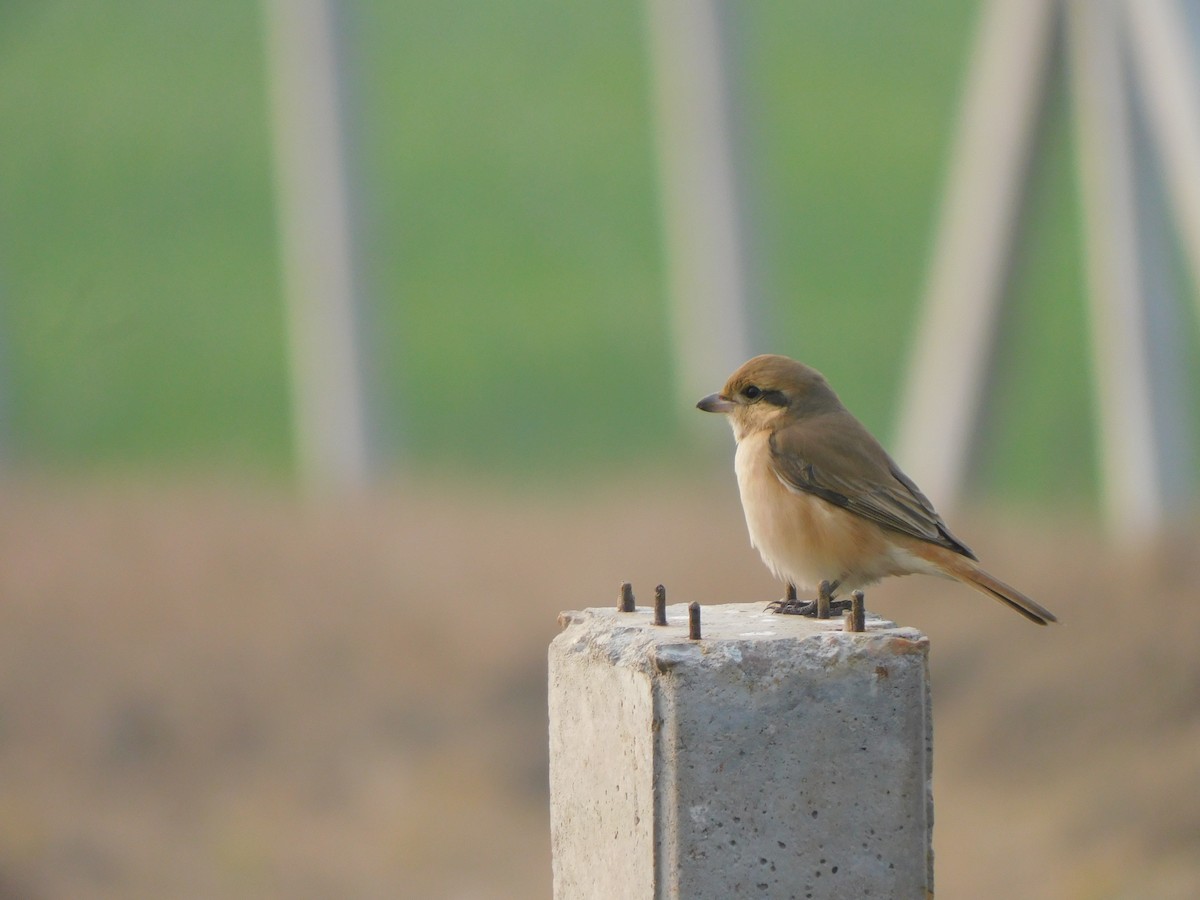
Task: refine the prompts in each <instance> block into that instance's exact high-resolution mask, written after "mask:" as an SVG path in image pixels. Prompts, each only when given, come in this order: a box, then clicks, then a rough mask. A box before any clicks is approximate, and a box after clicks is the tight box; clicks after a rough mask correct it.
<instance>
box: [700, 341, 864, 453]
mask: <svg viewBox="0 0 1200 900" xmlns="http://www.w3.org/2000/svg"><path fill="white" fill-rule="evenodd" d="M696 406H697V408H698V409H702V410H704V412H713V413H724V414H725V415H727V416H729V424H730V425H732V426H733V434H734V437H736V438H737V439H738V440H739V441H740V440H742V439H743V438H744V437H746V436H747V435H751V434H754V433H755V432H758V431H763V430H767V431H774V430H775V429H777V428H779V427H782V426H783V425H786V424H790V423H792V422H795V421H798V420H800V419H804V418H807V417H809V416H815V415H820V414H822V413H826V412H835V411H837V410H840V409H842V404H841V401H839V400H838V398H837V394H835V393H834V392H833V388H831V387H830V386H829V383H828V382H827V381H826V380H825V376H824V375H822V374H821V373H820V372H818V371H817V370H816V369H813V368H811V367H809V366H806V365H804V363H800V362H796V360H794V359H789V358H788V357H786V356H776V355H773V354H767V355H764V356H756V357H754V359H752V360H750V361H749V362H746V363H744V364H743V365H742V367H741V368H740V369H738V370H737V371H736V372H734V373H733V374H732V375H730V376H729V380H728V381H727V382H725V387H723V388H721V391H720V392H719V393H716V394H709V395H708V396H707V397H705V398H704V399H703V400H701V401H700V402H699V403H697V404H696Z"/></svg>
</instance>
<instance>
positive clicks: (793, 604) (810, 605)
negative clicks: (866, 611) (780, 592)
mask: <svg viewBox="0 0 1200 900" xmlns="http://www.w3.org/2000/svg"><path fill="white" fill-rule="evenodd" d="M848 609H850V601H849V600H830V601H829V615H830V616H831V617H832V616H840V615H841V614H842V613H844V612H845V611H846V610H848ZM767 612H773V613H777V614H778V615H781V616H808V618H810V619H815V618H816V617H817V601H816V600H798V599H796V598H795V597H785V598H784V599H782V600H772V601H771V602H770V603H768V604H767Z"/></svg>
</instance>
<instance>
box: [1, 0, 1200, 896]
mask: <svg viewBox="0 0 1200 900" xmlns="http://www.w3.org/2000/svg"><path fill="white" fill-rule="evenodd" d="M346 8H347V10H348V12H349V14H350V19H349V22H348V25H349V39H350V46H351V47H352V48H353V49H354V57H353V60H352V63H353V72H352V76H353V78H352V81H353V85H354V91H353V93H354V95H355V97H356V100H357V102H356V106H355V109H354V111H353V121H354V124H355V129H354V140H355V143H356V146H355V150H356V154H357V160H358V163H359V167H360V171H359V179H360V187H361V191H362V200H363V210H362V212H363V222H362V223H361V224H362V228H361V235H362V237H363V240H364V242H365V243H364V246H363V247H362V248H361V251H362V257H363V260H364V263H365V266H366V269H367V271H366V277H367V282H368V284H367V286H368V288H369V292H370V295H371V297H372V298H373V301H374V308H373V310H372V319H373V321H372V323H371V325H372V327H371V328H370V335H371V338H372V340H373V342H374V346H373V350H374V352H375V355H376V362H377V371H378V376H379V384H378V386H377V387H378V390H379V394H380V397H379V400H380V415H381V416H382V417H383V422H382V423H381V425H382V430H383V431H384V432H385V433H386V435H387V439H388V444H389V447H390V459H391V461H392V463H393V467H394V468H393V470H392V471H390V472H389V473H388V474H387V477H384V478H381V479H379V483H378V484H377V485H374V486H373V490H371V491H368V492H364V493H347V494H334V493H330V494H323V493H320V492H314V493H311V494H307V493H302V492H299V491H295V490H293V489H292V482H293V481H294V480H295V479H294V475H295V474H296V469H297V468H298V466H297V461H296V458H295V453H294V451H293V447H292V438H291V428H292V425H291V412H290V392H289V373H288V370H287V353H286V347H285V315H284V304H283V298H282V284H281V277H280V264H279V252H278V250H279V248H278V246H277V237H276V221H275V215H276V214H275V196H274V179H273V173H272V158H271V133H270V130H269V115H268V112H269V110H268V107H267V86H266V66H265V62H264V56H265V46H264V45H265V42H264V35H263V18H264V17H263V15H262V12H263V10H262V6H261V4H256V3H235V2H231V0H210V2H207V3H183V4H173V5H169V4H161V3H149V2H146V0H129V2H125V3H120V4H107V5H105V4H94V3H91V4H89V3H82V2H78V0H42V2H37V3H35V2H31V0H13V2H8V3H5V4H3V5H2V6H0V122H3V123H4V136H5V140H4V144H3V152H2V153H0V458H2V459H3V461H4V462H5V463H6V465H5V466H4V468H3V470H2V471H0V797H3V799H4V802H3V803H0V898H8V897H14V898H15V897H20V898H22V900H25V898H31V900H48V898H58V897H64V898H74V897H81V896H86V897H97V898H109V897H112V898H114V900H115V898H126V897H130V896H144V897H193V896H195V897H218V896H219V897H230V898H239V897H246V898H258V897H264V896H283V897H299V898H307V897H313V898H326V897H379V896H406V897H407V896H412V897H430V898H447V900H467V898H471V900H481V898H487V900H490V898H497V900H500V898H503V900H508V898H512V897H521V898H526V897H527V898H539V897H548V896H549V893H550V847H549V822H548V806H549V804H548V796H547V779H546V765H547V756H546V755H547V752H548V750H547V740H546V708H547V707H546V693H545V692H546V669H545V651H546V646H547V644H548V642H549V641H550V640H551V639H552V637H553V635H554V634H555V633H556V625H555V623H556V618H557V614H558V612H559V611H560V610H562V609H564V608H572V607H584V606H598V605H602V604H606V603H610V602H612V600H613V598H614V595H615V590H616V586H617V584H618V582H619V581H621V580H629V581H632V582H633V583H634V585H635V590H636V591H637V593H638V596H639V597H640V598H641V600H642V602H644V601H645V599H646V598H647V597H648V596H649V595H650V592H651V590H652V586H653V585H654V584H656V583H663V584H666V585H667V586H668V587H669V589H670V591H671V595H670V596H671V598H672V602H688V601H690V600H692V599H696V600H698V601H699V602H702V603H705V604H709V603H723V602H731V601H746V602H749V601H754V602H760V601H765V600H768V599H772V598H774V597H777V596H778V592H779V585H778V584H777V583H776V582H775V581H774V580H773V579H772V578H771V577H770V575H769V573H768V572H767V570H766V569H765V568H764V567H763V566H762V565H761V564H760V561H759V559H758V556H757V554H756V553H755V552H754V551H753V550H752V549H751V548H750V546H749V544H748V541H747V539H746V533H745V527H744V524H743V520H742V514H741V511H740V508H739V504H738V500H737V496H736V488H735V485H734V479H733V477H732V475H731V473H730V472H729V466H730V456H731V453H732V441H731V439H730V435H729V433H728V430H727V429H726V428H725V427H723V426H722V425H721V424H720V423H719V422H714V421H710V420H703V418H702V417H700V416H699V413H697V412H695V410H693V409H692V408H691V407H690V405H689V404H681V402H680V401H679V399H678V397H677V392H676V390H675V385H674V384H673V381H672V378H673V373H672V363H671V359H672V353H671V344H670V341H671V335H670V333H669V326H668V318H667V302H666V283H665V282H666V278H665V271H666V266H665V264H664V259H663V239H662V229H661V222H660V217H659V210H658V186H657V182H658V179H657V173H656V153H655V147H654V137H653V134H654V132H653V128H652V122H651V119H650V115H651V99H650V98H651V85H650V83H649V76H650V68H649V65H648V46H647V44H648V41H647V34H646V23H645V9H644V4H643V3H642V2H640V0H606V2H596V0H591V2H584V0H566V2H558V3H552V2H549V0H523V2H513V0H492V2H473V3H472V2H452V0H451V2H441V0H435V2H417V3H413V2H409V3H385V2H382V0H357V2H353V3H348V4H347V5H346ZM978 8H979V4H978V3H977V2H974V0H970V2H968V0H956V2H955V0H919V2H913V3H905V4H899V3H890V4H888V3H879V2H870V3H868V2H864V0H813V2H805V3H785V2H777V0H769V2H768V0H761V2H754V3H739V4H738V13H739V14H738V23H737V24H738V30H737V35H736V41H737V46H738V51H739V58H740V85H739V89H740V93H739V97H740V100H741V104H740V107H739V109H738V118H739V121H740V123H741V125H742V127H743V129H744V130H743V132H742V133H741V134H740V136H739V139H740V148H741V150H742V151H743V153H744V163H745V170H744V176H745V178H746V181H747V187H748V192H749V198H748V199H749V207H750V210H751V213H752V215H751V232H752V234H751V237H752V250H753V265H754V272H753V279H752V280H753V282H754V284H755V285H756V286H757V288H758V292H759V300H758V302H759V304H760V308H759V309H758V310H757V311H756V312H757V314H758V318H759V320H760V326H761V334H762V335H765V336H768V337H767V339H765V340H763V341H762V342H761V345H760V346H759V347H757V348H756V349H758V350H761V351H774V352H782V353H787V354H790V355H793V356H796V357H799V358H802V359H804V360H805V361H807V362H809V363H812V364H813V365H815V366H817V367H818V368H819V369H821V370H822V371H824V372H825V373H826V374H827V375H828V376H829V378H830V380H831V381H832V383H833V384H834V385H835V387H836V388H837V389H838V391H839V393H840V394H841V396H842V397H843V399H844V400H845V401H846V403H847V405H848V406H849V407H850V408H851V409H853V410H854V411H855V412H856V413H857V414H858V415H859V416H860V417H861V418H862V419H863V420H864V421H865V422H866V423H867V425H868V426H869V427H870V428H871V429H872V430H874V431H875V432H876V433H877V434H879V436H880V437H881V438H883V439H884V441H885V443H890V439H891V436H892V435H893V434H894V432H895V427H896V424H897V423H896V416H897V400H898V398H899V396H900V392H901V387H902V384H903V379H904V368H905V365H906V359H907V355H908V352H909V347H910V343H911V339H912V337H913V330H914V328H915V327H916V313H917V309H918V304H919V301H920V297H921V293H922V290H923V283H924V278H925V272H926V269H927V267H928V260H929V256H930V251H931V246H932V242H933V233H934V229H935V223H936V219H937V209H938V203H939V197H940V194H941V191H942V188H943V182H944V178H945V168H946V163H947V161H948V157H949V154H950V148H951V144H952V140H953V133H954V127H955V118H956V114H957V105H958V101H959V92H960V90H961V86H962V83H963V78H964V74H965V72H966V68H967V62H968V58H969V54H970V50H971V41H972V36H973V30H974V27H975V24H976V18H977V15H978ZM1068 113H1069V103H1068V98H1067V96H1066V92H1065V90H1063V89H1062V88H1061V87H1059V88H1058V89H1056V90H1055V92H1054V94H1053V96H1052V97H1051V98H1050V100H1049V102H1048V105H1047V109H1046V111H1045V115H1044V119H1045V121H1044V125H1045V127H1044V129H1043V135H1044V137H1043V145H1042V148H1041V149H1042V150H1043V151H1044V152H1042V153H1041V154H1039V155H1038V161H1037V163H1036V165H1035V166H1034V170H1033V172H1032V177H1031V182H1032V184H1031V190H1030V202H1029V204H1028V207H1027V212H1028V215H1027V221H1026V227H1025V230H1024V232H1023V236H1022V239H1021V243H1020V247H1019V248H1018V252H1017V254H1016V256H1017V259H1016V261H1015V264H1014V271H1013V273H1012V288H1013V289H1012V291H1011V298H1010V299H1011V302H1010V304H1009V305H1008V308H1007V310H1006V314H1005V315H1004V316H1003V322H1002V327H1003V330H1004V335H1003V337H1004V341H1003V343H1002V346H1001V349H1000V351H999V353H1000V358H999V360H998V362H999V365H998V366H997V368H996V374H995V376H994V381H993V384H992V400H993V402H992V404H991V415H990V418H989V420H988V422H987V423H986V425H985V427H984V429H983V433H982V435H981V436H980V440H979V442H978V443H979V447H978V449H977V452H976V453H975V455H974V459H973V460H972V465H973V468H974V471H973V479H972V485H973V488H972V489H973V491H974V492H975V496H974V497H972V498H969V499H971V500H974V501H976V502H973V503H967V504H964V506H963V510H962V512H961V518H960V517H959V515H955V518H954V520H953V524H954V528H955V531H956V532H958V533H961V534H962V535H963V537H964V539H966V540H967V541H968V543H970V544H971V545H972V546H973V547H975V549H976V550H978V551H979V552H980V554H981V557H982V558H984V559H985V560H986V562H987V565H988V567H989V569H993V567H994V571H995V572H996V573H997V574H1000V575H1003V576H1004V577H1005V578H1006V580H1007V579H1009V578H1011V580H1012V581H1013V583H1015V584H1018V585H1020V587H1021V588H1022V590H1026V591H1028V592H1029V593H1030V595H1031V596H1034V597H1036V598H1038V600H1039V602H1044V603H1045V604H1046V605H1047V606H1049V607H1050V608H1051V609H1053V610H1054V611H1055V612H1056V613H1057V614H1059V615H1060V617H1061V619H1062V621H1063V623H1064V624H1063V626H1062V627H1061V628H1057V627H1056V628H1053V629H1032V627H1031V626H1029V625H1028V623H1026V622H1024V621H1023V620H1020V619H1019V618H1018V617H1016V616H1013V615H1011V614H1010V613H1008V612H1006V611H1005V610H1003V609H1002V608H1000V606H999V604H993V603H989V602H987V601H984V600H980V599H978V598H975V597H972V596H969V592H966V591H963V590H962V589H961V588H960V587H959V586H957V585H954V584H950V583H948V582H947V583H943V582H941V581H939V580H936V579H916V578H914V579H894V580H892V581H891V582H890V583H888V584H886V585H883V586H881V587H880V588H879V589H878V590H873V591H872V593H871V595H870V596H869V599H868V602H869V605H870V608H871V609H872V610H873V611H875V612H877V613H880V614H882V615H884V616H886V617H889V618H893V619H895V620H897V621H902V622H904V623H905V624H911V625H914V626H917V627H919V628H921V629H922V630H923V631H924V632H925V633H926V634H928V635H929V637H930V640H931V646H932V647H933V648H934V650H933V652H932V655H931V678H932V682H933V694H934V697H935V699H936V717H937V762H936V765H935V775H934V780H935V785H934V794H935V796H936V798H937V804H938V806H937V816H938V826H937V830H936V832H935V837H934V840H935V846H936V853H937V859H938V884H939V888H940V889H941V891H942V893H943V894H945V896H948V897H975V898H996V900H1000V898H1003V900H1008V898H1011V897H1014V896H1020V897H1027V898H1031V900H1061V898H1064V897H1070V898H1076V900H1133V898H1136V900H1144V898H1155V900H1191V898H1194V897H1196V896H1200V865H1198V864H1197V860H1200V850H1198V846H1197V836H1198V835H1200V793H1198V792H1197V791H1196V790H1195V786H1196V785H1198V784H1200V756H1198V755H1197V754H1196V752H1195V751H1196V741H1197V735H1200V730H1198V729H1200V700H1198V698H1200V690H1197V686H1200V657H1198V656H1197V654H1196V652H1195V648H1196V645H1197V642H1198V641H1200V604H1198V603H1195V602H1192V600H1193V598H1194V597H1195V596H1196V595H1197V587H1196V586H1197V585H1198V584H1200V556H1198V555H1197V554H1196V553H1195V552H1194V548H1195V546H1196V543H1197V536H1196V533H1195V522H1196V519H1195V517H1194V516H1193V517H1192V518H1191V519H1190V520H1181V521H1180V522H1178V523H1174V528H1173V530H1172V531H1171V533H1170V534H1169V535H1168V536H1167V537H1169V540H1164V541H1163V542H1162V543H1161V545H1156V546H1155V547H1154V548H1153V550H1154V552H1153V553H1147V554H1143V555H1142V556H1138V555H1137V554H1135V553H1134V552H1132V551H1133V550H1134V549H1138V548H1131V547H1129V546H1122V547H1120V548H1115V547H1114V545H1113V544H1112V542H1111V541H1109V540H1107V539H1106V538H1105V537H1104V536H1102V534H1101V533H1100V529H1099V527H1098V524H1099V523H1097V522H1096V521H1095V517H1094V516H1092V515H1090V514H1091V513H1092V512H1094V510H1095V508H1096V506H1097V504H1096V503H1095V499H1094V494H1095V488H1094V483H1095V469H1096V464H1095V456H1094V449H1093V442H1092V427H1093V426H1092V401H1091V394H1090V385H1089V381H1090V364H1089V360H1088V354H1087V347H1086V340H1087V332H1086V321H1085V315H1084V298H1083V292H1082V265H1081V255H1082V254H1081V246H1080V245H1081V241H1080V234H1079V227H1078V222H1077V218H1078V206H1079V198H1078V196H1077V191H1076V173H1075V171H1074V157H1075V154H1074V150H1075V148H1074V146H1073V133H1072V128H1071V123H1070V119H1069V116H1068ZM1191 288H1192V289H1193V291H1194V289H1195V285H1191ZM1184 314H1185V315H1186V316H1187V318H1188V319H1189V321H1188V325H1189V326H1190V325H1191V324H1192V323H1191V321H1190V320H1192V319H1194V313H1193V312H1192V311H1190V310H1185V311H1184ZM1197 332H1198V329H1196V328H1194V327H1186V328H1181V329H1179V339H1180V340H1181V341H1182V342H1184V345H1185V347H1184V349H1185V350H1186V351H1187V354H1186V358H1187V361H1188V362H1187V364H1188V365H1189V366H1190V382H1189V383H1190V384H1191V385H1200V352H1198V350H1200V348H1198V347H1197V339H1198V334H1197ZM718 387H719V385H713V389H714V390H715V389H717V388H718ZM1198 413H1200V410H1198V409H1193V411H1192V415H1193V417H1195V416H1196V415H1197V414H1198ZM1192 424H1193V425H1200V423H1196V422H1193V423H1192ZM689 425H693V426H695V427H689ZM535 488H536V489H535ZM981 501H982V502H981ZM1005 507H1011V508H1012V509H1005ZM1080 513H1082V515H1080ZM960 523H961V524H960ZM960 528H961V530H960ZM1118 550H1119V551H1122V552H1118ZM964 595H967V596H964ZM1176 601H1177V602H1176ZM1166 622H1169V627H1164V623H1166ZM1033 631H1036V632H1037V633H1036V634H1032V633H1031V632H1033ZM1118 723H1119V724H1118ZM1149 759H1152V760H1153V764H1151V765H1147V764H1146V762H1147V760H1149Z"/></svg>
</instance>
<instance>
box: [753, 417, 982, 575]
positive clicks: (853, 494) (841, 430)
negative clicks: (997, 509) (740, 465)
mask: <svg viewBox="0 0 1200 900" xmlns="http://www.w3.org/2000/svg"><path fill="white" fill-rule="evenodd" d="M770 444H771V462H772V467H773V469H774V471H775V475H776V477H778V478H779V480H780V481H782V482H783V483H784V484H785V485H787V486H788V487H790V488H792V489H793V490H797V491H804V492H805V493H809V494H813V495H815V496H817V497H820V498H821V499H822V500H825V501H827V502H829V503H832V504H834V505H835V506H840V507H842V508H843V509H847V510H849V511H850V512H852V513H855V514H856V515H860V516H862V517H863V518H864V519H870V520H871V521H873V522H878V523H879V524H880V525H882V526H884V527H885V528H890V529H892V530H893V531H898V532H900V533H902V534H907V535H910V536H911V537H915V538H918V539H919V540H923V541H929V542H930V543H931V544H937V545H938V546H941V547H945V548H946V549H947V550H953V551H954V552H955V553H961V554H962V555H963V556H968V557H970V558H971V559H975V558H976V557H975V554H974V553H972V552H971V549H970V548H969V547H967V545H966V544H964V543H963V542H962V541H960V540H958V538H956V537H954V535H952V534H951V533H950V530H949V529H948V528H947V527H946V523H945V522H943V521H942V517H941V516H939V515H938V514H937V511H936V510H935V509H934V508H933V504H932V503H930V502H929V499H928V498H927V497H926V496H925V495H924V494H922V493H921V491H920V490H919V489H918V488H917V486H916V485H915V484H913V482H912V480H911V479H910V478H909V477H908V476H907V475H905V474H904V473H903V472H901V471H900V467H899V466H897V465H896V463H895V462H893V461H892V458H891V457H890V456H888V455H887V452H886V451H885V450H884V449H883V447H881V446H880V445H879V442H878V441H876V440H875V438H874V437H872V436H871V433H870V432H869V431H867V429H866V428H865V427H863V425H862V423H860V422H859V421H858V420H857V419H855V418H854V416H853V415H851V414H850V413H849V412H846V411H845V410H842V411H839V412H835V413H828V414H826V415H822V416H818V417H815V418H811V419H805V420H802V421H801V422H797V423H796V424H794V425H791V426H789V427H787V428H783V429H780V430H779V431H777V432H775V433H774V434H772V435H771V441H770Z"/></svg>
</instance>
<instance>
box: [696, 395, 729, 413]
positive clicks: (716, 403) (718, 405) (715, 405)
mask: <svg viewBox="0 0 1200 900" xmlns="http://www.w3.org/2000/svg"><path fill="white" fill-rule="evenodd" d="M735 405H736V404H734V402H733V401H732V400H727V399H726V398H724V397H722V396H721V395H720V394H709V395H708V396H707V397H705V398H704V399H703V400H701V401H700V402H699V403H697V404H696V409H702V410H704V411H705V412H713V413H727V412H733V410H734V407H735Z"/></svg>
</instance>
